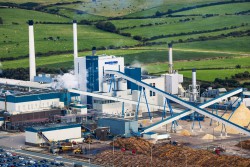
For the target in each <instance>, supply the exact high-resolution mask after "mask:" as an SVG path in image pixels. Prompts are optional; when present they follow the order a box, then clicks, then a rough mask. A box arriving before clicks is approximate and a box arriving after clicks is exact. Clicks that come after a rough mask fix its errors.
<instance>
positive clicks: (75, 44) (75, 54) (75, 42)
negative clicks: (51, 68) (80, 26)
mask: <svg viewBox="0 0 250 167" xmlns="http://www.w3.org/2000/svg"><path fill="white" fill-rule="evenodd" d="M73 36H74V39H73V40H74V58H76V57H78V49H77V22H76V20H73Z"/></svg>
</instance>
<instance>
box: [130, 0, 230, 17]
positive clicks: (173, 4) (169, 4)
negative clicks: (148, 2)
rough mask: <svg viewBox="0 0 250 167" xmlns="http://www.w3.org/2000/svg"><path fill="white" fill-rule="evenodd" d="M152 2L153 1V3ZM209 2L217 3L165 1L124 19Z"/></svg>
mask: <svg viewBox="0 0 250 167" xmlns="http://www.w3.org/2000/svg"><path fill="white" fill-rule="evenodd" d="M222 1H227V0H221V1H220V2H222ZM153 2H154V1H153ZM211 2H218V1H216V0H203V1H200V0H189V1H188V2H187V1H186V0H178V1H176V0H165V1H164V2H161V4H160V5H158V6H156V7H151V8H145V9H144V10H143V11H140V12H135V13H132V14H129V15H127V16H126V17H144V16H153V15H155V13H156V12H157V11H159V12H167V11H168V10H169V9H171V10H176V9H180V8H183V7H190V6H195V5H200V4H207V3H211Z"/></svg>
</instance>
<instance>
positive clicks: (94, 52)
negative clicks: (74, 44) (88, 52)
mask: <svg viewBox="0 0 250 167" xmlns="http://www.w3.org/2000/svg"><path fill="white" fill-rule="evenodd" d="M95 54H96V47H95V46H94V47H93V48H92V56H95Z"/></svg>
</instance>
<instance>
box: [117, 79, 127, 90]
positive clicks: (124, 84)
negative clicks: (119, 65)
mask: <svg viewBox="0 0 250 167" xmlns="http://www.w3.org/2000/svg"><path fill="white" fill-rule="evenodd" d="M118 90H127V81H126V80H125V79H119V80H118Z"/></svg>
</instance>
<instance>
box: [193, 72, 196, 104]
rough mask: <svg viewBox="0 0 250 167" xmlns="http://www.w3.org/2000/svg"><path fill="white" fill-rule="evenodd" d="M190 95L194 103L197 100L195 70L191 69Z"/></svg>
mask: <svg viewBox="0 0 250 167" xmlns="http://www.w3.org/2000/svg"><path fill="white" fill-rule="evenodd" d="M192 89H193V91H192V93H193V98H194V99H193V100H194V101H196V99H197V89H196V69H195V68H194V69H192Z"/></svg>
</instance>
